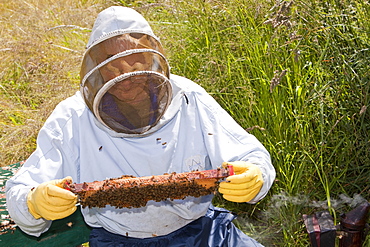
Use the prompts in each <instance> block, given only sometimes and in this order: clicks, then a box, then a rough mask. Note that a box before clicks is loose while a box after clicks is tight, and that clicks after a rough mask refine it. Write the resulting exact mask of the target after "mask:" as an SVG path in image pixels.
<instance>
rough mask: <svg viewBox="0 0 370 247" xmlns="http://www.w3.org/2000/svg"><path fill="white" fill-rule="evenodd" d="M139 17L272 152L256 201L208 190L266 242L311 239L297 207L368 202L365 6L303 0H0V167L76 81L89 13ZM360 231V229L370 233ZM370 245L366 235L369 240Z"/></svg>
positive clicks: (339, 208)
mask: <svg viewBox="0 0 370 247" xmlns="http://www.w3.org/2000/svg"><path fill="white" fill-rule="evenodd" d="M112 4H121V5H125V6H131V7H134V8H135V9H137V10H138V11H139V12H141V13H142V14H143V15H144V16H146V17H147V18H148V19H149V20H150V22H151V24H152V27H153V29H154V30H155V32H156V33H157V34H158V36H159V37H160V38H161V40H162V42H163V44H164V47H165V48H166V51H167V55H168V58H169V61H170V64H171V66H172V72H173V73H175V74H179V75H183V76H185V77H188V78H190V79H192V80H194V81H195V82H197V83H199V84H200V85H202V86H203V87H205V88H206V90H207V91H208V92H210V93H211V94H212V95H213V96H214V97H215V99H216V100H217V101H218V102H219V103H220V104H221V105H222V106H223V107H224V108H225V109H226V110H227V111H228V112H229V113H230V114H232V116H233V117H234V118H235V119H236V120H237V121H238V122H239V123H240V124H241V125H242V126H243V127H244V128H245V129H247V130H248V131H249V132H250V133H252V134H254V135H255V136H256V137H257V138H259V139H260V140H261V142H262V143H263V144H264V145H265V146H266V148H267V149H268V150H269V151H270V153H271V157H272V160H273V163H274V166H275V167H276V171H277V179H276V182H275V184H274V185H273V188H272V189H271V191H270V193H269V194H268V196H267V197H266V198H265V199H264V200H263V201H261V202H260V203H258V204H256V205H247V204H236V203H230V202H226V201H224V200H222V198H219V197H217V198H216V199H215V203H216V204H217V205H219V206H224V207H227V208H229V209H231V210H233V211H235V212H238V213H239V215H240V217H239V220H238V222H237V223H238V226H239V227H240V228H241V229H243V230H244V231H246V232H247V233H248V234H249V235H251V236H253V237H254V238H256V239H257V240H259V241H260V242H261V243H263V244H264V245H266V246H309V240H308V234H307V233H306V230H305V226H304V224H303V221H302V214H311V213H313V212H316V211H321V210H324V209H328V210H329V211H330V212H331V214H332V215H333V216H334V218H335V219H336V222H335V223H336V224H337V223H338V217H339V214H340V213H343V212H346V211H348V210H350V209H351V208H352V207H353V206H355V202H358V200H369V191H370V187H369V184H370V183H369V177H370V174H369V173H370V172H369V171H370V169H369V167H370V155H369V149H370V141H369V135H370V132H369V130H370V118H369V110H368V107H369V100H370V99H369V96H370V95H369V91H370V89H369V87H370V86H369V85H370V84H369V83H368V81H369V79H370V74H369V73H370V72H369V71H370V69H369V68H370V61H369V60H370V59H369V57H370V50H369V48H370V37H369V33H370V19H369V18H368V16H369V14H370V4H369V3H368V2H367V1H348V0H341V1H339V0H329V1H322V0H304V1H294V2H293V1H269V0H266V1H257V0H230V1H223V0H211V1H200V0H189V1H180V0H178V1H175V0H158V1H155V2H152V1H149V0H148V1H145V0H144V1H115V2H113V1H111V2H107V1H102V0H100V1H99V0H95V1H93V0H84V1H77V0H74V1H73V0H64V1H56V2H55V1H51V0H49V1H48V0H39V1H37V0H29V1H19V0H14V1H11V2H9V3H0V11H1V16H0V20H1V22H0V25H1V27H2V28H1V29H0V30H1V31H0V33H1V40H2V42H1V44H0V56H1V58H2V59H1V60H0V67H1V79H0V80H1V81H0V145H1V147H0V149H1V153H0V164H1V165H7V164H10V163H14V162H16V161H18V160H22V159H25V158H27V156H28V155H29V154H30V152H32V150H34V148H35V139H36V135H37V131H38V129H39V128H40V127H41V126H42V123H43V122H44V121H45V119H46V118H47V116H48V115H49V114H50V112H51V111H52V109H53V108H54V106H55V104H57V103H58V102H59V101H61V100H62V99H64V98H66V97H67V96H69V95H72V94H73V93H74V92H75V91H76V90H78V83H79V75H78V73H79V63H80V59H81V56H82V54H83V51H84V45H85V43H86V41H87V39H88V36H89V32H88V31H89V28H91V26H92V24H93V21H94V19H95V17H96V14H97V13H98V12H99V11H100V10H102V9H103V8H105V7H107V6H110V5H112ZM368 239H369V237H368ZM366 244H367V245H365V246H369V245H370V240H367V242H366Z"/></svg>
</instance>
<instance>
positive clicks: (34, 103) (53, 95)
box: [0, 0, 111, 166]
mask: <svg viewBox="0 0 370 247" xmlns="http://www.w3.org/2000/svg"><path fill="white" fill-rule="evenodd" d="M2 2H3V3H0V27H1V28H0V37H1V43H0V56H1V60H0V68H2V70H1V72H0V75H1V81H0V150H1V153H0V166H4V165H9V164H11V163H14V162H17V161H19V160H22V159H26V158H27V157H28V155H29V154H30V152H32V151H33V150H34V148H35V140H36V135H37V132H38V130H39V129H40V127H41V126H42V124H43V122H44V121H45V119H46V118H47V117H48V115H49V114H50V113H51V111H52V109H53V108H54V107H55V105H56V104H57V103H58V102H60V101H61V100H62V99H64V98H66V97H68V96H70V95H72V94H74V93H75V91H76V90H78V83H79V77H78V73H79V67H80V59H81V57H82V55H83V52H84V48H85V44H86V41H87V39H88V36H89V30H90V28H91V26H92V24H93V22H94V20H95V18H96V15H97V13H98V12H100V11H101V10H102V9H103V8H105V7H106V6H107V5H111V3H108V2H106V3H104V4H103V3H102V2H103V1H93V0H86V1H78V0H65V1H52V0H26V1H22V0H14V1H6V2H5V1H2ZM4 2H5V3H4Z"/></svg>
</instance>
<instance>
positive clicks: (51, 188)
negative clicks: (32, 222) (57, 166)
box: [27, 177, 77, 220]
mask: <svg viewBox="0 0 370 247" xmlns="http://www.w3.org/2000/svg"><path fill="white" fill-rule="evenodd" d="M65 183H70V184H71V183H72V178H71V177H65V178H63V179H56V180H51V181H49V182H45V183H42V184H40V185H39V186H37V187H36V188H34V189H32V190H31V191H30V192H29V193H28V195H27V206H28V210H29V212H30V213H31V214H32V215H33V217H35V218H36V219H39V218H44V219H46V220H56V219H62V218H65V217H67V216H69V215H71V214H72V213H74V212H75V211H76V209H77V207H76V203H77V196H76V195H75V194H73V193H72V192H71V191H68V190H66V189H63V185H64V184H65Z"/></svg>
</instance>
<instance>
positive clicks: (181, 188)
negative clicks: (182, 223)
mask: <svg viewBox="0 0 370 247" xmlns="http://www.w3.org/2000/svg"><path fill="white" fill-rule="evenodd" d="M165 175H166V174H165ZM175 175H176V173H171V174H169V175H168V176H152V177H147V178H146V179H143V178H134V177H132V176H130V178H134V179H122V177H121V178H119V179H114V178H112V179H106V180H104V182H103V185H102V186H100V187H99V189H96V190H82V191H80V192H78V195H79V198H80V204H81V205H82V207H83V208H85V207H89V208H91V207H98V208H102V207H105V206H106V205H111V206H113V207H116V208H123V207H125V208H139V207H144V206H145V205H146V204H147V202H148V201H150V200H154V201H156V202H159V201H163V200H167V199H170V200H174V199H184V198H185V197H187V196H194V197H200V196H204V195H209V194H212V193H214V192H215V190H216V188H217V184H216V183H215V185H214V186H210V187H208V186H207V187H208V188H207V187H206V186H203V185H201V184H198V183H197V182H196V181H195V180H194V179H192V178H189V177H188V176H186V175H182V176H175Z"/></svg>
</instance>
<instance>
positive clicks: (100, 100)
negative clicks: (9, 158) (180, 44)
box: [6, 6, 275, 247]
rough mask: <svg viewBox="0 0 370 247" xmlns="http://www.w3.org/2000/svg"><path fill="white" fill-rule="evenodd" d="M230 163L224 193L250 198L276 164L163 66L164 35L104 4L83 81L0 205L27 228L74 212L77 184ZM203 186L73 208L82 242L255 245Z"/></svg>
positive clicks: (33, 230) (267, 182) (39, 228)
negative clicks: (85, 232) (134, 201)
mask: <svg viewBox="0 0 370 247" xmlns="http://www.w3.org/2000/svg"><path fill="white" fill-rule="evenodd" d="M223 163H224V164H231V165H233V166H234V170H235V172H236V174H237V175H233V176H229V177H228V178H227V181H224V182H222V183H220V188H219V191H220V193H222V194H223V197H224V198H225V199H227V200H229V201H233V202H240V203H243V202H247V203H256V202H258V201H259V200H261V199H262V198H263V197H264V196H265V195H266V193H267V192H268V190H269V189H270V187H271V185H272V183H273V181H274V178H275V170H274V168H273V166H272V165H271V161H270V156H269V153H268V152H267V151H266V149H265V148H264V147H263V146H262V144H261V143H260V142H259V141H258V140H257V139H256V138H255V137H254V136H253V135H251V134H249V133H247V132H246V131H245V130H244V129H243V128H242V127H240V126H239V125H238V124H237V123H236V122H235V121H234V120H233V119H232V118H231V117H230V115H228V114H227V113H226V111H225V110H223V109H222V108H221V107H220V105H218V104H217V103H216V101H215V100H214V99H213V98H212V97H211V96H210V95H209V94H207V93H206V92H205V90H204V89H203V88H201V87H200V86H199V85H197V84H195V83H193V82H192V81H190V80H188V79H186V78H183V77H180V76H176V75H173V74H170V68H169V65H168V62H167V60H166V58H165V56H164V52H163V48H162V45H161V43H160V41H159V39H158V37H156V36H155V35H154V34H153V32H152V29H151V27H150V26H149V24H148V22H147V21H146V20H145V19H144V18H143V16H141V15H140V14H139V13H138V12H136V11H135V10H133V9H131V8H125V7H117V6H115V7H110V8H108V9H105V10H104V11H102V12H101V13H100V14H99V15H98V17H97V20H96V22H95V24H94V26H93V29H92V33H91V37H90V40H89V41H88V45H87V50H86V52H85V54H84V57H83V61H82V66H81V90H80V91H79V92H77V93H76V94H75V95H74V96H72V97H70V98H67V99H66V100H64V101H62V102H61V103H59V104H58V106H57V107H56V108H55V110H54V111H53V113H52V114H51V115H50V117H49V118H48V119H47V121H46V122H45V125H44V126H43V127H42V128H41V130H40V132H39V135H38V138H37V148H36V150H35V151H34V153H33V154H32V155H31V156H30V157H29V158H28V159H27V161H26V162H25V164H24V165H23V167H22V168H21V169H20V170H19V171H18V173H17V174H16V175H15V176H14V177H13V178H11V179H10V180H9V181H8V182H7V184H6V197H7V206H8V211H9V213H10V215H11V217H12V219H13V220H14V221H15V222H16V224H17V225H18V226H19V227H20V228H21V229H22V230H23V231H24V232H25V233H27V234H29V235H33V236H40V234H42V233H43V232H45V231H47V230H48V229H49V227H50V225H51V222H52V220H56V219H61V218H64V217H67V216H69V215H70V214H72V213H73V212H74V211H75V210H76V203H77V197H76V196H75V195H74V194H73V193H72V192H70V191H68V190H65V189H63V188H62V187H63V183H64V182H65V181H70V182H71V181H72V180H73V182H77V183H82V182H92V181H99V180H105V179H107V178H117V177H120V176H121V175H124V174H126V175H133V176H136V177H140V176H149V175H161V174H164V173H171V172H177V173H179V172H189V171H193V170H208V169H216V168H218V167H221V166H222V164H223ZM212 198H213V195H207V196H202V197H190V196H188V197H186V198H185V199H183V200H165V201H161V202H155V201H149V202H148V203H147V205H146V206H145V207H142V208H120V209H118V208H115V207H112V206H109V205H108V206H106V207H104V208H95V207H93V208H88V207H86V208H82V213H83V216H84V219H85V221H86V223H87V224H88V225H89V226H91V227H92V228H93V230H92V232H91V236H90V246H115V245H119V244H120V245H119V246H134V245H135V246H138V245H140V246H149V245H150V246H161V247H163V246H221V245H222V244H224V245H222V246H261V245H260V244H259V243H257V242H256V241H255V240H253V239H252V238H249V237H248V236H246V235H244V233H242V232H241V231H240V230H238V229H237V228H236V227H235V226H234V225H233V224H232V223H231V221H232V220H233V219H234V217H235V216H234V215H233V214H231V213H229V211H227V210H225V209H221V208H216V207H213V206H212V205H211V201H212Z"/></svg>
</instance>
